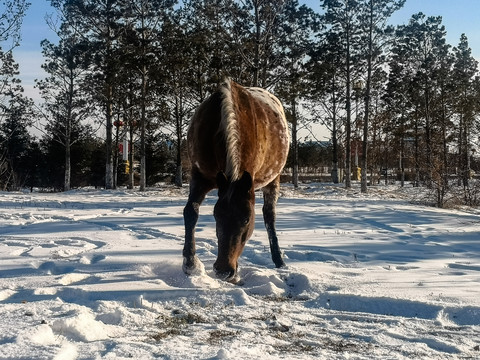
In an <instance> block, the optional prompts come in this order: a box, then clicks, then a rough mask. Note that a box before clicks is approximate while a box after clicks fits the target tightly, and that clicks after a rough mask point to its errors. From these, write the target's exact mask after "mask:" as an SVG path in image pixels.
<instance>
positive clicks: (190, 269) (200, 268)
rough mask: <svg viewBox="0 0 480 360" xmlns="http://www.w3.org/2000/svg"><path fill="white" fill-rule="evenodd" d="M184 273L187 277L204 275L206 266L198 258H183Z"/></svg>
mask: <svg viewBox="0 0 480 360" xmlns="http://www.w3.org/2000/svg"><path fill="white" fill-rule="evenodd" d="M182 269H183V272H184V273H185V274H187V275H202V274H204V273H205V266H204V265H203V263H202V262H201V261H200V259H199V258H198V257H197V256H194V257H193V258H190V259H188V258H186V257H184V258H183V265H182Z"/></svg>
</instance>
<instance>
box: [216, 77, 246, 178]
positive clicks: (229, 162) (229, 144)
mask: <svg viewBox="0 0 480 360" xmlns="http://www.w3.org/2000/svg"><path fill="white" fill-rule="evenodd" d="M232 85H233V86H232ZM236 91H237V89H235V84H234V83H233V81H232V80H230V79H228V78H227V79H225V81H224V82H223V83H222V85H221V86H220V92H221V94H222V110H221V121H220V128H221V130H222V131H223V134H224V136H225V144H226V156H227V159H226V168H225V174H226V175H227V177H228V179H230V180H231V181H235V180H238V179H239V178H240V163H241V159H240V149H239V146H240V131H239V129H238V121H237V114H236V112H235V105H234V101H233V98H234V96H235V95H236Z"/></svg>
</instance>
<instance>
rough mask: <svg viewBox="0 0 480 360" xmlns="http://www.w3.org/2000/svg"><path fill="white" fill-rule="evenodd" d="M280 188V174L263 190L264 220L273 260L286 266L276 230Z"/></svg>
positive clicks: (277, 264)
mask: <svg viewBox="0 0 480 360" xmlns="http://www.w3.org/2000/svg"><path fill="white" fill-rule="evenodd" d="M279 189H280V175H279V176H278V177H277V178H276V179H275V180H273V181H272V182H271V183H270V184H268V185H267V186H265V187H264V188H263V189H262V190H263V201H264V202H263V220H264V221H265V228H266V229H267V234H268V240H269V242H270V252H271V253H272V260H273V262H274V263H275V266H276V267H277V268H279V267H282V266H285V262H284V261H283V257H282V251H281V250H280V246H279V245H278V238H277V231H276V230H275V217H276V212H275V209H276V206H277V199H278V193H279Z"/></svg>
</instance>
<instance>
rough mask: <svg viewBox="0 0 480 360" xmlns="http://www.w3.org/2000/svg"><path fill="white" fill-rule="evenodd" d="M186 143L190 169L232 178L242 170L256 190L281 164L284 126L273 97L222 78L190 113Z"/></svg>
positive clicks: (286, 136)
mask: <svg viewBox="0 0 480 360" xmlns="http://www.w3.org/2000/svg"><path fill="white" fill-rule="evenodd" d="M187 142H188V149H189V155H190V159H191V161H192V167H193V169H194V170H195V171H199V172H200V173H201V174H202V176H204V177H205V178H207V179H210V180H213V179H214V178H215V176H216V174H217V173H218V172H219V171H223V172H225V173H226V174H227V176H228V177H230V178H233V179H234V178H238V177H239V176H241V173H243V171H248V172H249V173H250V174H251V175H252V178H253V179H254V186H255V188H260V187H263V186H265V185H267V184H268V183H270V182H271V181H272V180H274V179H275V178H276V177H277V176H278V174H279V173H280V172H281V171H282V169H283V166H284V165H285V162H286V158H287V153H288V147H289V134H288V125H287V122H286V120H285V115H284V111H283V107H282V105H281V103H280V101H279V100H278V99H277V98H276V97H275V96H273V95H272V94H270V93H269V92H267V91H266V90H263V89H260V88H245V87H243V86H241V85H238V84H236V83H234V82H233V81H232V82H228V81H227V82H226V83H225V84H224V85H223V87H222V88H221V89H220V90H219V91H217V92H215V93H214V94H212V95H211V96H210V97H209V98H208V99H207V100H205V101H204V102H203V103H202V104H201V105H200V106H199V108H198V109H197V111H196V112H195V115H194V116H193V118H192V120H191V124H190V128H189V131H188V136H187Z"/></svg>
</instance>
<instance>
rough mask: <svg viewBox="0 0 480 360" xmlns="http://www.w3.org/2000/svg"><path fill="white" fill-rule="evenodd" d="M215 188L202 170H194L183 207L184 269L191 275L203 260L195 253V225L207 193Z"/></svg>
mask: <svg viewBox="0 0 480 360" xmlns="http://www.w3.org/2000/svg"><path fill="white" fill-rule="evenodd" d="M212 188H213V185H212V184H211V183H210V182H208V181H207V180H205V179H204V178H203V176H202V175H201V174H200V172H199V171H198V170H196V169H193V170H192V179H191V180H190V194H189V195H188V201H187V204H186V205H185V208H184V209H183V220H184V223H185V245H184V247H183V271H184V272H185V273H186V274H188V275H191V274H192V273H194V272H195V271H196V270H199V269H200V267H201V262H200V260H199V259H198V257H197V256H196V255H195V251H196V250H195V226H196V225H197V221H198V215H199V210H200V205H201V204H202V202H203V200H204V199H205V195H206V194H207V193H208V192H209V191H210V190H211V189H212Z"/></svg>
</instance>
